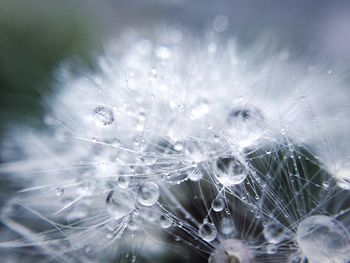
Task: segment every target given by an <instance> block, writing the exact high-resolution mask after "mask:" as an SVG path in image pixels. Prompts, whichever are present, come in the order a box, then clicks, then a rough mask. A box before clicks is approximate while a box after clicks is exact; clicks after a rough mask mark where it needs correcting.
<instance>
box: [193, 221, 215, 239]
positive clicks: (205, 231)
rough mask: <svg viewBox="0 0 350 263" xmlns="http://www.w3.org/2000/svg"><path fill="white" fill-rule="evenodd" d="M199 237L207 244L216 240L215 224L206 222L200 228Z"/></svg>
mask: <svg viewBox="0 0 350 263" xmlns="http://www.w3.org/2000/svg"><path fill="white" fill-rule="evenodd" d="M198 234H199V236H200V237H201V238H202V239H204V240H205V241H207V242H210V241H213V240H214V239H215V238H216V234H217V231H216V228H215V226H214V224H212V223H208V222H205V223H203V224H202V225H201V226H200V227H199V231H198Z"/></svg>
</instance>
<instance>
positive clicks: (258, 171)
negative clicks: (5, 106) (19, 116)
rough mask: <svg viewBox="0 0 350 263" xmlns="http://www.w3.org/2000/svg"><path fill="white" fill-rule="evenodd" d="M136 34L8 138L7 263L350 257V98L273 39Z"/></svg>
mask: <svg viewBox="0 0 350 263" xmlns="http://www.w3.org/2000/svg"><path fill="white" fill-rule="evenodd" d="M222 24H223V23H219V22H218V23H217V25H215V26H214V31H213V32H212V31H209V32H208V33H207V34H205V35H204V36H201V37H199V36H196V37H195V36H191V34H189V33H188V32H186V31H185V30H183V29H180V28H166V29H164V28H160V29H157V30H154V32H152V33H149V32H148V33H147V32H146V33H145V32H138V31H135V30H128V31H126V32H125V33H124V34H123V35H121V36H120V37H119V38H118V39H115V40H111V41H110V42H109V43H108V45H106V48H105V52H104V54H102V55H100V56H99V58H98V59H97V63H98V66H99V71H98V72H96V73H86V74H81V75H79V76H76V75H73V74H71V73H70V70H69V68H68V67H66V66H65V65H62V66H61V67H60V68H59V69H58V70H57V77H58V78H59V79H60V82H59V83H60V84H59V87H58V88H57V89H56V94H55V95H54V96H51V97H49V98H47V107H46V110H47V113H46V115H45V127H44V128H40V129H39V128H34V127H23V126H21V127H14V128H12V129H11V130H9V132H8V135H7V136H6V137H4V138H3V140H2V147H1V154H2V158H3V159H4V160H5V162H4V163H3V164H1V166H0V170H1V175H2V176H3V177H6V178H8V180H10V181H13V182H14V183H15V184H16V189H17V190H16V192H15V193H14V194H10V195H8V196H7V198H6V201H5V203H4V204H3V206H2V209H1V223H2V225H3V227H1V229H0V230H1V242H0V249H1V254H2V255H3V260H2V262H175V261H177V262H210V263H221V262H224V263H225V262H227V263H228V262H241V263H245V262H290V263H292V262H293V263H294V262H311V263H316V262H317V263H319V262H334V263H347V262H349V260H350V232H349V231H350V208H349V204H350V195H349V190H350V181H349V180H350V177H349V163H350V160H349V156H350V155H349V142H348V141H349V136H348V134H347V133H348V131H349V122H348V116H349V106H350V105H349V101H350V98H349V92H347V90H346V82H345V77H344V74H343V73H342V71H341V70H340V69H338V68H329V67H327V65H310V64H308V63H306V62H305V61H302V60H301V59H299V60H298V59H293V57H291V53H290V52H289V51H288V49H281V48H278V45H274V43H273V41H267V40H266V39H261V41H257V43H256V44H255V45H254V46H251V47H250V48H249V49H248V50H244V49H242V48H238V45H237V44H236V41H235V39H234V38H227V37H226V38H224V37H221V36H220V34H218V32H220V31H222V28H221V27H222V26H223V25H222Z"/></svg>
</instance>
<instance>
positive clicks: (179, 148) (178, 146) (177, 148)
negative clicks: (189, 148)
mask: <svg viewBox="0 0 350 263" xmlns="http://www.w3.org/2000/svg"><path fill="white" fill-rule="evenodd" d="M183 148H184V145H183V144H182V143H181V142H176V143H175V144H174V149H175V151H178V152H181V151H182V150H183Z"/></svg>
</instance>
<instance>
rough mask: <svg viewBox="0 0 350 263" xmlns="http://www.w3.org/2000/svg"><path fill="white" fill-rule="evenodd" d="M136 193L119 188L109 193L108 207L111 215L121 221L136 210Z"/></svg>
mask: <svg viewBox="0 0 350 263" xmlns="http://www.w3.org/2000/svg"><path fill="white" fill-rule="evenodd" d="M135 204H136V197H135V193H134V192H133V191H131V190H129V189H121V188H118V189H116V190H113V191H111V192H109V194H108V196H107V199H106V205H107V210H108V212H109V214H110V215H111V216H112V217H113V218H114V219H115V220H119V219H121V218H123V217H124V216H126V215H128V214H129V213H130V212H132V211H133V210H134V209H135Z"/></svg>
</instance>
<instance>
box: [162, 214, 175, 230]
mask: <svg viewBox="0 0 350 263" xmlns="http://www.w3.org/2000/svg"><path fill="white" fill-rule="evenodd" d="M159 221H160V226H161V227H162V228H169V227H171V225H172V220H171V218H169V217H168V216H166V215H161V216H160V219H159Z"/></svg>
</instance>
